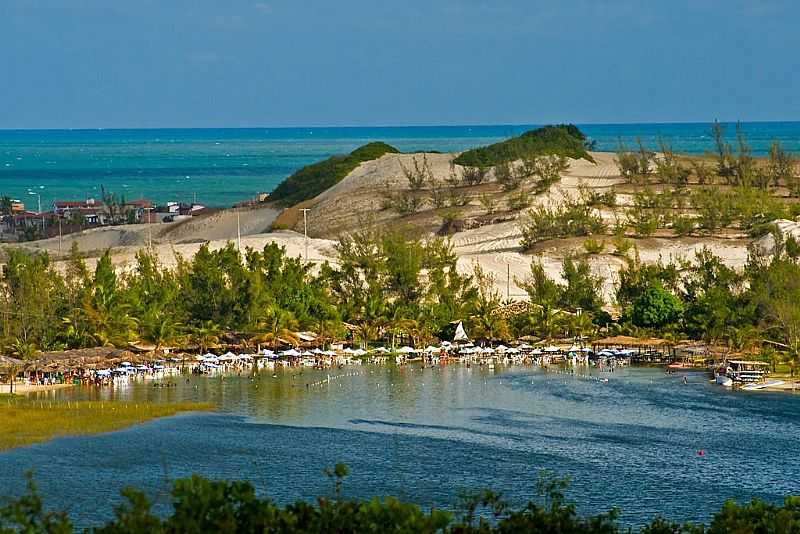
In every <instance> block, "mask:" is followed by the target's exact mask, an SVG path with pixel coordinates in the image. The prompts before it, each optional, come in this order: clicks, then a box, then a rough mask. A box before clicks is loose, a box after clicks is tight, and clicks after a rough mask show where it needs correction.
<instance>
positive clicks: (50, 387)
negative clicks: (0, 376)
mask: <svg viewBox="0 0 800 534" xmlns="http://www.w3.org/2000/svg"><path fill="white" fill-rule="evenodd" d="M71 387H75V384H14V391H13V392H12V391H11V384H8V383H6V384H0V395H12V394H13V395H17V394H20V395H22V394H27V393H39V392H41V391H55V390H57V389H65V388H71Z"/></svg>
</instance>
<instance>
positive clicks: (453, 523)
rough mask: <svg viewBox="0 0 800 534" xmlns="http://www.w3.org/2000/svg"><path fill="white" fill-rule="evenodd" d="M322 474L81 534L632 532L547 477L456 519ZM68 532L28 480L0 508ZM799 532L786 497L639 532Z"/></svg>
mask: <svg viewBox="0 0 800 534" xmlns="http://www.w3.org/2000/svg"><path fill="white" fill-rule="evenodd" d="M325 473H326V474H327V475H328V476H329V477H330V478H331V479H332V480H333V481H334V496H333V498H329V497H318V498H317V499H316V500H315V501H314V502H313V503H309V502H305V501H297V502H295V503H292V504H288V505H285V506H280V505H278V504H276V503H275V502H273V501H272V500H271V499H270V498H269V497H259V496H258V495H257V494H256V491H255V488H254V487H253V485H252V484H251V483H249V482H236V481H233V482H228V481H212V480H208V479H206V478H203V477H201V476H198V475H194V476H192V477H191V478H186V479H179V480H176V481H175V482H173V484H172V490H171V492H170V498H169V501H170V505H171V510H169V512H168V513H156V512H155V511H154V510H153V503H152V502H151V501H150V499H149V498H148V497H147V495H146V494H145V493H144V492H143V491H140V490H137V489H135V488H127V489H125V490H123V492H122V496H123V497H124V499H125V500H124V501H123V503H122V504H120V505H119V506H117V507H116V508H115V509H114V517H113V519H111V520H109V521H108V522H107V523H106V524H104V525H99V526H96V527H95V528H93V529H91V532H96V533H97V534H141V533H144V532H147V533H154V534H167V533H171V534H180V533H187V534H188V533H196V532H285V533H297V534H300V533H322V532H340V533H353V534H355V533H375V534H383V533H385V532H395V533H423V534H427V533H430V534H433V533H435V532H439V533H452V534H491V533H511V532H527V533H541V534H545V533H558V534H622V533H624V532H632V531H631V530H630V529H626V528H622V527H620V526H619V525H618V523H617V518H618V517H619V511H618V510H617V509H612V510H610V511H609V512H607V513H601V514H598V515H594V516H581V515H579V514H578V511H577V506H576V505H575V504H574V503H571V502H569V501H567V499H566V498H565V496H564V492H565V491H566V489H567V488H568V486H569V480H568V479H561V478H557V477H555V476H554V475H553V474H552V473H551V472H549V471H543V472H541V473H540V475H539V480H538V482H537V484H536V493H537V495H536V496H535V497H534V499H532V500H530V501H529V502H527V503H526V504H524V505H522V506H512V505H511V504H509V503H508V502H506V501H505V500H504V499H503V498H502V496H501V495H500V494H498V493H496V492H494V491H491V490H483V491H479V492H471V493H465V494H463V495H462V496H461V502H460V505H459V510H460V513H459V514H458V515H454V514H452V513H449V512H444V511H441V510H436V509H432V510H430V511H424V510H423V509H421V508H420V507H419V506H417V505H414V504H410V503H405V502H403V501H400V500H398V499H396V498H393V497H385V498H383V499H378V498H373V499H370V500H357V499H347V498H345V497H344V496H343V492H342V488H343V480H344V478H345V477H346V475H347V469H346V467H345V466H343V465H341V464H338V465H337V466H336V467H335V468H334V469H326V470H325ZM72 529H73V526H72V524H71V522H70V519H69V516H68V514H67V513H65V512H46V511H45V510H44V503H43V501H42V498H41V497H40V496H39V494H38V492H37V490H36V486H35V485H34V484H33V482H32V481H30V479H29V483H28V489H27V492H26V493H25V494H24V495H23V496H22V497H18V498H14V499H10V500H9V501H8V503H7V504H5V505H4V506H2V507H0V532H3V533H6V532H8V533H11V532H27V533H49V534H67V533H69V532H72ZM798 529H800V498H799V497H787V498H786V499H785V500H784V501H783V503H782V504H773V503H769V502H766V501H763V500H760V499H753V500H752V501H750V502H748V503H745V504H737V503H735V502H733V501H728V502H726V503H725V504H724V505H723V507H722V508H721V509H720V510H719V511H718V512H717V513H716V514H714V516H713V518H712V520H711V522H710V524H708V525H707V526H706V525H702V524H692V523H685V524H682V525H681V524H678V523H670V522H668V521H665V520H664V519H662V518H660V517H656V518H655V519H653V521H651V522H650V523H649V524H647V525H644V526H642V527H641V528H640V529H639V530H638V532H639V533H640V534H681V533H685V534H704V533H705V534H727V533H730V532H736V533H742V534H758V533H761V532H796V531H798Z"/></svg>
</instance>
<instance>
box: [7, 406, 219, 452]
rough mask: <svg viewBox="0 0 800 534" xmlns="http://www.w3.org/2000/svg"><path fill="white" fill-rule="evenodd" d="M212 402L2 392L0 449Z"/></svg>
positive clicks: (130, 423) (132, 422) (106, 428)
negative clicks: (63, 397)
mask: <svg viewBox="0 0 800 534" xmlns="http://www.w3.org/2000/svg"><path fill="white" fill-rule="evenodd" d="M212 409H213V406H212V405H211V404H207V403H195V402H179V403H174V404H156V403H149V402H121V401H52V400H29V399H26V398H24V397H16V396H9V395H4V396H0V451H3V450H7V449H12V448H15V447H24V446H26V445H31V444H33V443H41V442H44V441H49V440H51V439H54V438H57V437H63V436H86V435H93V434H101V433H103V432H112V431H114V430H121V429H123V428H127V427H129V426H133V425H138V424H141V423H145V422H147V421H150V420H152V419H158V418H161V417H169V416H172V415H176V414H178V413H181V412H194V411H210V410H212Z"/></svg>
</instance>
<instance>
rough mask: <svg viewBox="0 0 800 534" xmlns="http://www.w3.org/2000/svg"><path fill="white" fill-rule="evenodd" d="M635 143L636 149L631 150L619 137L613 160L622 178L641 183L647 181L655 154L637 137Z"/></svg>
mask: <svg viewBox="0 0 800 534" xmlns="http://www.w3.org/2000/svg"><path fill="white" fill-rule="evenodd" d="M636 144H637V145H638V150H636V151H631V150H629V149H628V147H627V146H626V145H625V143H624V142H623V141H622V139H620V140H619V147H618V148H617V156H616V158H615V161H616V164H617V168H618V169H619V173H620V175H621V176H622V177H623V178H625V179H626V180H627V181H628V182H630V183H634V184H643V183H647V178H648V176H650V174H652V169H651V163H652V162H653V159H654V156H655V154H653V152H651V151H649V150H647V149H646V148H645V147H644V144H642V140H641V139H639V138H637V139H636Z"/></svg>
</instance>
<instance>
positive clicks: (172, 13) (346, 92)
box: [0, 0, 800, 128]
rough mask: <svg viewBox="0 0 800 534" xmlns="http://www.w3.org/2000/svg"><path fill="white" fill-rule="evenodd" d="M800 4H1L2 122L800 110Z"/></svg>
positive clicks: (644, 117)
mask: <svg viewBox="0 0 800 534" xmlns="http://www.w3.org/2000/svg"><path fill="white" fill-rule="evenodd" d="M798 21H800V2H791V1H769V0H752V1H739V0H727V1H723V0H719V1H717V0H686V1H681V0H672V1H663V2H661V1H656V0H650V1H648V0H637V1H632V0H631V1H624V0H620V1H614V0H608V1H603V0H593V1H592V0H585V1H578V0H575V1H572V0H562V1H556V0H553V1H547V2H544V1H537V0H520V1H516V0H508V1H503V0H495V1H489V0H486V1H479V0H460V1H459V0H441V1H440V0H427V1H417V0H405V1H403V2H383V1H379V0H371V1H370V0H337V1H329V0H327V1H315V0H309V1H304V0H294V1H277V0H249V1H244V0H226V1H224V2H223V1H217V0H213V1H212V0H191V1H190V0H130V1H123V0H0V69H2V71H0V72H2V78H0V128H99V127H170V126H175V127H222V126H300V125H303V126H311V125H314V126H316V125H352V126H369V125H416V124H509V123H512V124H523V123H546V122H554V121H571V122H578V123H587V122H660V121H708V120H711V119H714V118H719V119H721V120H737V119H741V120H800V97H799V96H798V88H800V69H798V68H797V66H798V60H797V55H798V50H800V31H798V30H797V26H798Z"/></svg>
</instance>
